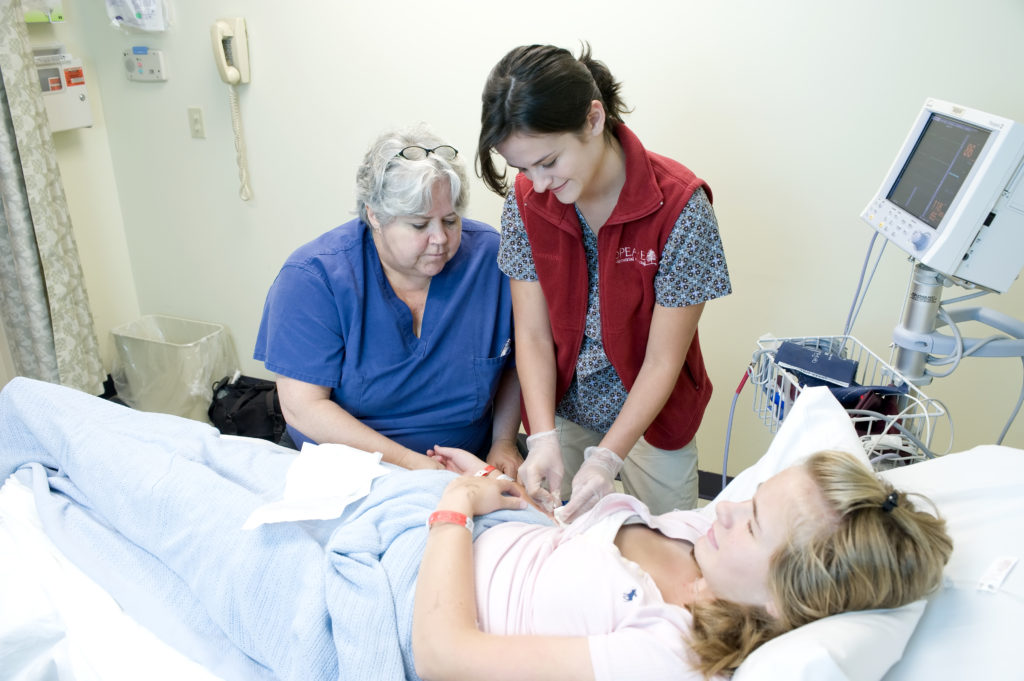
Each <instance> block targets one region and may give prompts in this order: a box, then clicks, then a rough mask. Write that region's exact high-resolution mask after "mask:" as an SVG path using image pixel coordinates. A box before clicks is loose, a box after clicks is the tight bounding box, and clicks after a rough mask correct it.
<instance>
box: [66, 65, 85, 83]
mask: <svg viewBox="0 0 1024 681" xmlns="http://www.w3.org/2000/svg"><path fill="white" fill-rule="evenodd" d="M64 80H65V81H67V84H68V87H71V86H72V85H85V74H83V73H82V67H81V66H79V67H76V68H71V69H64Z"/></svg>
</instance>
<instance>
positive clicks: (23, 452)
mask: <svg viewBox="0 0 1024 681" xmlns="http://www.w3.org/2000/svg"><path fill="white" fill-rule="evenodd" d="M0 433H2V434H3V435H2V442H0V473H2V474H3V479H6V477H7V476H8V475H9V474H11V473H14V472H16V474H17V475H18V476H19V478H20V479H22V480H23V481H24V482H26V483H27V484H29V485H31V486H32V488H33V490H34V493H35V498H36V505H37V507H38V509H39V512H40V515H41V517H42V519H43V523H44V527H45V528H46V531H47V533H48V534H49V535H50V536H51V538H53V540H54V541H55V543H57V545H58V546H60V547H61V549H62V550H63V551H64V552H65V553H66V554H67V555H68V556H69V557H70V558H71V559H72V560H74V561H75V562H76V563H77V564H78V565H79V566H80V567H81V568H82V569H83V571H84V572H86V574H88V575H89V576H90V577H92V578H93V579H94V580H95V581H97V582H98V583H100V585H101V586H103V587H104V588H105V589H107V591H108V592H110V593H111V594H112V595H113V596H114V598H116V599H117V600H118V602H119V603H120V604H121V605H122V607H124V609H125V610H126V611H128V612H129V613H130V614H132V615H133V616H134V617H135V618H136V619H138V620H139V621H141V622H142V623H143V624H145V625H146V626H147V627H148V628H150V629H151V630H153V631H154V632H155V633H157V634H158V635H159V636H160V637H161V638H163V639H164V640H166V641H167V642H169V643H171V644H172V645H174V646H175V647H177V648H178V649H179V650H181V651H182V652H184V653H185V654H187V655H189V656H190V657H192V658H193V659H195V660H197V661H198V662H200V663H201V664H203V665H204V666H206V667H207V668H209V669H210V670H212V671H213V672H214V673H216V674H218V675H220V676H222V677H223V678H225V679H232V680H233V679H238V680H242V679H245V680H250V679H296V680H301V681H316V680H318V679H346V680H347V679H355V680H359V679H401V678H406V679H415V678H417V676H416V674H415V671H414V667H413V660H412V652H411V625H412V604H413V597H414V590H415V582H416V575H417V572H418V568H419V559H420V556H421V554H422V551H423V547H424V544H425V542H426V534H427V532H426V528H425V527H424V520H425V518H426V516H427V515H428V514H429V512H430V511H431V510H433V508H434V507H435V505H436V503H437V499H438V496H439V495H440V493H441V491H442V490H443V489H444V487H445V485H446V484H447V483H448V482H449V481H450V480H451V478H452V474H450V473H446V472H442V471H404V470H399V469H396V470H395V471H394V472H392V473H390V474H388V475H385V476H382V477H380V478H378V479H377V480H376V481H375V482H374V485H373V488H372V490H371V492H370V494H369V495H368V496H367V497H366V498H365V499H363V500H362V501H360V502H358V503H355V504H353V505H351V506H350V507H349V508H348V509H347V510H346V512H345V514H344V515H343V516H342V517H341V518H340V519H338V520H336V521H319V522H306V523H281V524H274V525H265V526H262V527H260V528H257V529H255V530H249V531H243V530H241V529H240V528H241V526H242V523H243V522H244V521H245V519H246V518H247V517H248V516H249V514H250V513H251V512H252V511H253V509H255V508H256V507H258V506H261V505H263V504H264V503H266V502H268V501H271V500H273V499H276V498H279V497H280V495H281V492H282V490H283V486H284V479H285V473H286V471H287V468H288V466H289V465H290V463H291V462H292V461H293V460H294V456H295V453H294V452H292V451H290V450H286V449H282V448H279V447H277V446H275V445H272V444H270V443H263V442H262V441H251V440H235V439H224V438H221V437H220V436H219V433H218V432H217V431H216V429H214V428H212V427H210V426H208V425H205V424H202V423H199V422H196V421H190V420H187V419H182V418H178V417H175V416H168V415H164V414H150V413H145V412H138V411H134V410H131V409H128V408H127V407H122V406H120V405H117V404H113V403H110V402H107V401H105V400H102V399H99V398H96V397H92V396H90V395H86V394H84V393H80V392H77V391H74V390H71V389H68V388H63V387H60V386H55V385H51V384H47V383H42V382H38V381H33V380H30V379H25V378H17V379H15V380H13V381H11V382H10V383H9V384H8V385H7V386H6V387H5V388H4V390H3V391H2V393H0ZM505 520H522V521H527V522H541V523H546V522H548V521H547V519H546V518H544V517H543V516H542V515H541V514H539V513H537V512H535V511H532V510H527V511H514V512H513V511H503V512H499V513H494V514H491V515H488V516H485V517H483V518H479V519H478V522H477V530H476V531H477V532H478V533H479V532H482V531H484V530H485V529H487V528H488V527H491V526H493V525H494V524H496V523H498V522H502V521H505Z"/></svg>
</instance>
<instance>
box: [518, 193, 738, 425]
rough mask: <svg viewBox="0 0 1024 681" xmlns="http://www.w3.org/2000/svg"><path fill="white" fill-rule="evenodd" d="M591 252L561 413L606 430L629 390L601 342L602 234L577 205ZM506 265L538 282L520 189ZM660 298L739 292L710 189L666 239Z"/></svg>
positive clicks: (657, 284)
mask: <svg viewBox="0 0 1024 681" xmlns="http://www.w3.org/2000/svg"><path fill="white" fill-rule="evenodd" d="M576 215H577V217H579V220H580V230H581V231H582V233H583V248H584V250H585V251H586V254H587V269H588V271H589V280H590V290H589V292H588V295H587V323H586V330H585V332H584V336H583V346H582V348H581V349H580V354H579V357H577V359H576V373H575V374H574V375H573V379H572V383H571V384H570V385H569V389H568V390H567V391H566V393H565V395H564V396H563V397H562V399H561V401H560V402H559V403H558V406H557V408H556V409H555V413H556V414H558V415H559V416H561V417H562V418H565V419H568V420H570V421H573V422H575V423H577V424H579V425H581V426H583V427H584V428H588V429H590V430H593V431H596V432H599V433H605V432H608V429H609V428H611V425H612V422H614V421H615V418H616V417H617V416H618V415H619V411H620V410H621V409H622V405H623V403H625V401H626V396H627V394H628V392H627V391H626V387H625V386H624V385H623V384H622V380H621V379H620V378H619V375H618V373H616V371H615V368H614V367H612V365H611V362H610V361H609V360H608V357H607V355H605V352H604V345H603V343H602V342H601V309H600V298H599V296H598V293H597V289H598V278H597V268H598V261H597V235H596V234H594V232H593V230H591V229H590V227H589V225H587V221H586V219H585V218H584V217H583V214H582V213H580V210H579V208H578V207H577V208H576ZM498 267H500V268H501V271H502V272H504V273H505V274H507V275H508V276H509V277H511V278H512V279H517V280H520V281H537V270H536V268H535V267H534V264H533V252H532V251H531V250H530V240H529V239H528V238H527V236H526V228H525V227H524V226H523V220H522V217H521V216H520V214H519V206H518V204H516V198H515V190H512V191H511V192H509V195H508V198H507V199H506V201H505V207H504V209H503V210H502V213H501V246H500V247H499V249H498ZM654 292H655V300H656V302H657V303H658V304H659V305H661V306H663V307H684V306H687V305H698V304H700V303H703V302H706V301H708V300H713V299H714V298H721V297H722V296H726V295H728V294H730V293H732V284H731V283H730V281H729V269H728V267H727V266H726V262H725V251H724V250H723V248H722V239H721V236H720V235H719V233H718V221H717V220H716V219H715V213H714V210H713V209H712V207H711V202H710V201H709V200H708V197H707V194H705V193H704V190H703V189H697V190H696V191H695V192H694V193H693V195H692V196H691V197H690V200H689V201H688V202H687V204H686V206H685V207H684V208H683V212H682V213H680V214H679V219H678V220H676V224H675V226H674V227H673V228H672V232H671V234H670V235H669V238H668V240H667V241H666V242H665V249H664V251H663V252H662V254H661V258H660V259H659V260H658V272H657V274H656V275H655V277H654Z"/></svg>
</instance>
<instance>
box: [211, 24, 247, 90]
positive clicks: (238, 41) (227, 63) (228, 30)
mask: <svg viewBox="0 0 1024 681" xmlns="http://www.w3.org/2000/svg"><path fill="white" fill-rule="evenodd" d="M210 40H211V42H212V43H213V57H214V59H215V60H216V62H217V70H218V71H220V77H221V80H223V81H224V82H225V83H229V84H231V85H235V84H237V83H248V82H249V41H248V39H247V36H246V32H245V19H243V18H242V17H233V18H230V19H218V20H217V21H215V22H213V26H211V27H210Z"/></svg>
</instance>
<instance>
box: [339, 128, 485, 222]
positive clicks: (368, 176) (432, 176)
mask: <svg viewBox="0 0 1024 681" xmlns="http://www.w3.org/2000/svg"><path fill="white" fill-rule="evenodd" d="M443 144H447V142H444V141H443V140H442V139H441V138H440V137H438V136H437V135H435V134H434V133H433V132H431V130H430V129H429V128H428V127H427V126H425V125H422V124H421V125H417V126H413V127H409V128H403V129H400V130H390V131H388V132H385V133H384V134H382V135H381V136H380V137H378V138H377V141H376V142H374V143H373V145H372V146H371V147H370V149H369V151H367V152H366V156H364V157H363V162H362V164H361V165H360V166H359V171H358V172H357V173H356V209H357V210H358V212H359V217H360V218H361V219H362V220H363V222H365V223H366V224H370V220H369V218H368V217H367V212H366V209H367V208H369V209H370V210H372V211H373V213H374V215H376V217H377V220H378V221H379V222H380V224H381V225H386V224H389V223H390V222H391V221H392V220H394V219H395V218H396V217H398V216H400V215H423V214H425V213H427V212H428V211H429V210H430V209H431V206H432V205H433V196H432V193H433V189H434V184H435V183H437V182H438V181H441V182H444V183H446V184H447V185H448V188H449V190H450V192H451V198H452V204H453V206H454V208H455V212H456V213H458V214H459V215H461V214H462V212H463V210H464V209H465V207H466V204H467V203H469V183H468V182H467V181H466V168H465V166H464V165H463V164H462V158H461V156H456V157H455V159H454V160H451V161H449V160H446V159H443V158H441V157H440V156H438V155H437V154H428V155H427V157H426V158H425V159H422V160H419V161H410V160H408V159H406V158H404V157H402V156H399V155H398V152H400V151H401V150H402V149H404V148H405V147H409V146H420V147H424V148H426V149H433V148H435V147H438V146H441V145H443Z"/></svg>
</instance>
